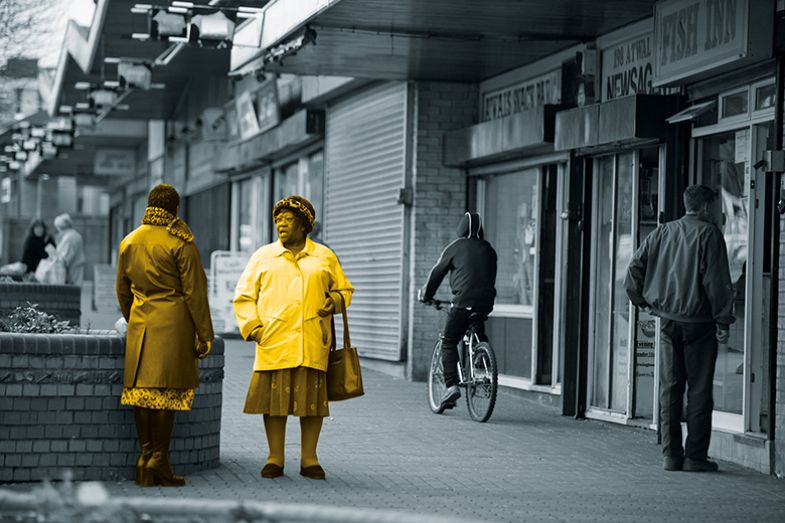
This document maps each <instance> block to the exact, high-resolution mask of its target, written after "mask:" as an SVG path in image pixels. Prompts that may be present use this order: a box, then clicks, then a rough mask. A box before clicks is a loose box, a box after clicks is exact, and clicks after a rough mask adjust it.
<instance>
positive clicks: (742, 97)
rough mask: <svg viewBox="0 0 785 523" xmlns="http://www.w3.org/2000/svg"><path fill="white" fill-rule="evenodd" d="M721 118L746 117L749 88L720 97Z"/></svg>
mask: <svg viewBox="0 0 785 523" xmlns="http://www.w3.org/2000/svg"><path fill="white" fill-rule="evenodd" d="M720 105H722V118H733V117H738V116H742V117H746V116H747V115H748V114H749V90H748V89H747V88H745V89H743V90H741V91H736V92H733V93H729V94H726V95H723V96H722V97H720Z"/></svg>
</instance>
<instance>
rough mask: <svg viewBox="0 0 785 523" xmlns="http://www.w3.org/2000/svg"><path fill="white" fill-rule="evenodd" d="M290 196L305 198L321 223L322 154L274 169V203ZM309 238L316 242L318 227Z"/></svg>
mask: <svg viewBox="0 0 785 523" xmlns="http://www.w3.org/2000/svg"><path fill="white" fill-rule="evenodd" d="M292 194H299V195H300V196H303V197H305V198H307V199H308V201H310V202H311V203H312V204H313V206H314V209H316V220H317V222H321V220H322V219H323V217H324V208H323V202H324V153H323V152H322V151H317V152H315V153H313V154H311V155H309V156H304V157H302V158H300V159H298V160H297V161H296V162H292V163H290V164H287V165H285V166H283V167H281V168H279V169H276V174H275V197H276V201H277V200H280V199H281V198H285V197H287V196H290V195H292ZM311 238H312V239H314V240H317V241H318V240H319V238H321V226H320V225H317V226H316V227H315V228H314V233H312V234H311Z"/></svg>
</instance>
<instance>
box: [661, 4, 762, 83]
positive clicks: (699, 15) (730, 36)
mask: <svg viewBox="0 0 785 523" xmlns="http://www.w3.org/2000/svg"><path fill="white" fill-rule="evenodd" d="M771 10H772V9H771V6H770V5H769V2H762V1H757V0H666V1H662V2H657V4H655V7H654V40H655V50H654V56H655V61H654V86H655V87H658V86H662V85H668V84H673V83H675V82H678V81H679V80H684V79H687V78H697V77H701V76H706V73H708V72H712V73H714V72H720V71H719V69H720V68H722V67H723V66H727V65H729V64H733V65H734V66H735V65H740V64H739V62H750V61H753V60H760V59H763V58H766V57H768V56H770V54H771V18H772V17H771V14H772V13H771Z"/></svg>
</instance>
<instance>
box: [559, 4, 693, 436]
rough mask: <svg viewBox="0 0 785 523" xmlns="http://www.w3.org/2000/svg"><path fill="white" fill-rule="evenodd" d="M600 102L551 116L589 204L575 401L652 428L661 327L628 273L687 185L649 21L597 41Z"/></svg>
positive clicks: (591, 412)
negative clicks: (631, 287)
mask: <svg viewBox="0 0 785 523" xmlns="http://www.w3.org/2000/svg"><path fill="white" fill-rule="evenodd" d="M597 48H598V50H599V57H600V103H597V104H592V105H587V106H584V107H578V108H575V109H569V110H566V111H561V112H559V114H558V115H557V116H556V149H557V150H560V151H567V150H571V151H572V153H573V162H574V163H575V165H574V168H573V176H574V178H573V180H572V182H573V183H578V184H581V183H582V184H583V185H584V187H585V189H584V190H585V191H586V192H587V194H588V195H590V198H589V202H588V203H589V205H588V208H587V209H585V210H584V211H583V212H582V214H584V215H585V221H584V223H586V224H589V225H590V227H588V228H587V230H586V233H587V234H589V238H588V251H587V252H584V257H585V259H586V260H587V262H588V268H589V270H588V271H587V272H586V278H585V279H584V280H582V281H581V285H582V286H583V292H584V293H586V292H587V293H588V295H586V298H587V299H586V302H587V304H586V305H587V308H588V315H587V316H586V320H585V322H586V325H585V326H584V328H585V331H586V335H585V345H586V349H585V362H586V363H585V366H586V368H585V373H586V378H585V380H582V381H581V382H580V385H579V386H580V387H581V389H582V390H581V391H580V392H579V394H581V395H582V397H583V398H585V401H584V404H583V412H582V414H583V415H585V416H586V417H589V418H595V419H601V420H605V421H612V422H617V423H624V424H634V425H640V426H645V427H651V428H656V425H657V417H658V414H657V408H656V405H657V401H656V398H657V377H658V375H657V372H658V367H657V363H656V362H657V360H658V354H659V353H658V332H659V329H658V321H657V319H656V318H654V317H653V316H650V315H648V314H646V313H643V312H640V311H638V310H637V309H636V308H635V307H633V306H632V304H631V303H630V301H629V299H628V298H627V295H626V292H625V289H624V278H625V275H626V271H627V266H628V264H629V261H630V259H631V258H632V254H633V252H635V250H636V249H637V247H638V246H639V245H640V243H641V242H642V241H643V239H644V238H646V236H647V235H648V234H649V233H650V232H651V231H652V230H654V228H656V227H657V225H658V224H659V223H661V222H662V221H665V220H666V219H671V218H674V217H675V212H674V211H675V204H674V199H675V198H674V194H676V193H679V191H680V190H681V188H682V187H683V182H682V181H681V180H680V179H679V177H678V176H673V175H672V176H665V173H666V172H678V170H677V169H675V168H674V165H675V164H674V162H675V161H676V158H677V149H678V144H677V140H676V135H675V131H673V130H672V129H670V128H669V126H668V124H667V122H666V121H665V117H666V116H668V115H670V114H672V113H673V112H676V110H677V109H678V107H679V105H678V103H679V100H678V98H677V97H676V96H673V95H670V94H668V91H666V90H664V89H658V88H655V87H654V85H653V80H654V78H653V68H654V64H653V62H654V57H653V20H652V19H648V20H643V21H641V22H639V23H636V24H633V25H631V26H628V27H625V28H623V29H621V30H619V31H616V32H614V33H611V34H608V35H605V36H603V37H601V38H598V40H597Z"/></svg>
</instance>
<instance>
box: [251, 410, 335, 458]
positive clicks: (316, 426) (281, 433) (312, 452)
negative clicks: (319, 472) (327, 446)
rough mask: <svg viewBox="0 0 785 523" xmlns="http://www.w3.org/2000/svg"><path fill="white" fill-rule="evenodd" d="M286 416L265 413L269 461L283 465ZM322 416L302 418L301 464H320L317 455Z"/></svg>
mask: <svg viewBox="0 0 785 523" xmlns="http://www.w3.org/2000/svg"><path fill="white" fill-rule="evenodd" d="M286 419H287V417H286V416H268V415H267V414H265V415H264V431H265V433H266V434H267V446H268V448H269V449H270V453H269V455H268V456H267V463H275V464H276V465H278V466H280V467H283V465H284V446H285V444H286ZM323 419H324V418H322V417H321V416H303V417H301V418H300V435H301V439H300V466H302V467H311V466H313V465H318V464H319V458H317V457H316V445H318V443H319V434H320V433H321V431H322V421H323Z"/></svg>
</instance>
